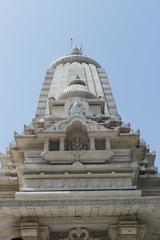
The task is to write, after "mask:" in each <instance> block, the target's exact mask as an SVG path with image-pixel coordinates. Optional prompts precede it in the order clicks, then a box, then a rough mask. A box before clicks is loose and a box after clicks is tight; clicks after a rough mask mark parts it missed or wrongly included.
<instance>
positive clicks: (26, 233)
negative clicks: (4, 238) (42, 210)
mask: <svg viewBox="0 0 160 240" xmlns="http://www.w3.org/2000/svg"><path fill="white" fill-rule="evenodd" d="M20 232H21V238H22V239H23V240H48V239H49V230H48V226H41V225H39V224H38V223H35V222H34V223H30V222H26V223H25V222H24V223H21V225H20Z"/></svg>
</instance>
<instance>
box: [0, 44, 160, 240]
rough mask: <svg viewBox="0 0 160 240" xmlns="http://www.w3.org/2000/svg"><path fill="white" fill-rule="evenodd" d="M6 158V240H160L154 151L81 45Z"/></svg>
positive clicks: (51, 73)
mask: <svg viewBox="0 0 160 240" xmlns="http://www.w3.org/2000/svg"><path fill="white" fill-rule="evenodd" d="M0 159H1V162H2V169H1V175H0V239H3V240H11V239H12V240H13V239H17V240H18V239H23V240H30V239H32V240H122V239H125V240H142V239H144V240H151V239H152V240H158V239H160V229H159V226H160V176H159V174H158V173H157V169H156V168H155V167H154V160H155V153H154V152H150V150H149V147H148V146H147V145H146V144H145V143H144V142H143V141H141V140H140V132H139V131H134V130H132V129H131V127H130V124H125V123H124V122H123V121H122V120H121V118H120V116H119V114H118V111H117V107H116V104H115V100H114V97H113V94H112V90H111V87H110V84H109V81H108V78H107V75H106V72H105V70H104V69H103V68H102V67H101V66H100V65H99V64H98V63H97V62H96V61H95V60H93V59H91V58H89V57H86V56H84V55H83V54H82V52H81V51H80V49H78V48H77V47H74V48H72V49H71V51H70V53H69V54H68V55H66V56H64V57H62V58H60V59H58V60H56V61H55V62H53V63H52V64H51V65H50V66H49V68H48V70H47V73H46V76H45V79H44V82H43V86H42V89H41V92H40V97H39V101H38V106H37V110H36V114H35V117H34V118H33V119H32V122H31V123H30V124H29V125H25V126H24V131H23V133H21V134H19V133H17V132H15V135H14V141H13V143H12V144H10V146H9V148H8V150H7V152H6V154H4V155H1V156H0Z"/></svg>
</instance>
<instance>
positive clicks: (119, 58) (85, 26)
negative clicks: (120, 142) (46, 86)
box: [0, 0, 160, 167]
mask: <svg viewBox="0 0 160 240" xmlns="http://www.w3.org/2000/svg"><path fill="white" fill-rule="evenodd" d="M71 37H73V39H74V43H76V44H77V45H79V46H80V44H81V43H83V46H84V52H85V54H86V55H87V56H90V57H92V58H94V59H95V60H96V61H97V62H99V63H100V64H101V65H102V66H103V67H104V68H105V69H106V71H107V73H108V77H109V80H110V83H111V86H112V90H113V93H114V96H115V99H116V103H117V106H118V110H119V114H120V115H121V116H122V119H123V120H124V121H125V122H131V126H132V128H134V129H135V130H137V129H140V130H141V136H142V138H143V139H145V141H146V142H147V143H148V144H149V145H150V146H151V150H156V151H157V161H156V165H158V166H159V167H160V140H159V135H160V130H159V125H160V109H159V104H160V1H159V0H110V1H109V0H23V1H22V0H1V1H0V89H1V91H0V109H1V118H0V151H1V152H4V151H5V147H6V146H7V145H8V144H9V142H11V141H12V139H13V132H14V130H16V131H19V132H20V131H21V130H22V129H23V125H24V124H28V123H29V122H31V119H32V117H33V116H34V113H35V110H36V104H37V100H38V96H39V92H40V88H41V85H42V81H43V79H44V75H45V72H46V70H47V67H48V66H49V64H50V63H51V62H52V61H53V60H55V59H56V58H58V57H61V56H63V55H65V54H67V53H68V51H69V49H70V38H71Z"/></svg>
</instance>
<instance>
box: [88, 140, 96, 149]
mask: <svg viewBox="0 0 160 240" xmlns="http://www.w3.org/2000/svg"><path fill="white" fill-rule="evenodd" d="M89 141H90V150H91V151H94V150H95V137H90V138H89Z"/></svg>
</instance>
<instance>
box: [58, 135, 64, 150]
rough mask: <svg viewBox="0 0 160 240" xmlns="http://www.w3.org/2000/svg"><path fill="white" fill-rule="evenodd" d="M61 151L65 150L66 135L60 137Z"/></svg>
mask: <svg viewBox="0 0 160 240" xmlns="http://www.w3.org/2000/svg"><path fill="white" fill-rule="evenodd" d="M59 151H64V137H60V139H59Z"/></svg>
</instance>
